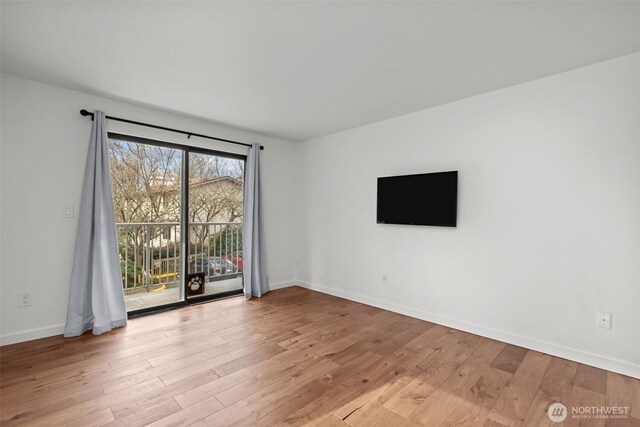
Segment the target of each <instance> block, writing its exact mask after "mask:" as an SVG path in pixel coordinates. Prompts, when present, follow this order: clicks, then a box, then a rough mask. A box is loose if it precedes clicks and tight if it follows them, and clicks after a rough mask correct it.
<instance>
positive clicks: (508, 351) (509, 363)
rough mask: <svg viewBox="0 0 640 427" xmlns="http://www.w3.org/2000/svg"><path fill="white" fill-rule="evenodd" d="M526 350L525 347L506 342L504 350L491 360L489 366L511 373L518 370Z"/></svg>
mask: <svg viewBox="0 0 640 427" xmlns="http://www.w3.org/2000/svg"><path fill="white" fill-rule="evenodd" d="M528 351H529V350H527V349H526V348H522V347H518V346H515V345H511V344H507V346H506V347H505V348H504V350H502V352H501V353H500V354H499V355H498V357H496V360H494V361H493V363H492V364H491V367H492V368H496V369H500V370H502V371H505V372H509V373H510V374H513V373H515V372H516V371H517V370H518V367H519V366H520V364H521V363H522V359H524V357H525V356H526V355H527V352H528Z"/></svg>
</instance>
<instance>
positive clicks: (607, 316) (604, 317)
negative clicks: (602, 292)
mask: <svg viewBox="0 0 640 427" xmlns="http://www.w3.org/2000/svg"><path fill="white" fill-rule="evenodd" d="M597 315H598V317H597V325H598V327H599V328H604V329H611V313H606V312H604V311H599V312H598V313H597Z"/></svg>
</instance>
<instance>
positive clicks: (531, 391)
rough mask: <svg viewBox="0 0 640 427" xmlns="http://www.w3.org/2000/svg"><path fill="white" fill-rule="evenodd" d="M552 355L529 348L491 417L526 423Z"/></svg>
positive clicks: (497, 419)
mask: <svg viewBox="0 0 640 427" xmlns="http://www.w3.org/2000/svg"><path fill="white" fill-rule="evenodd" d="M550 361H551V356H549V355H547V354H543V353H538V352H537V351H533V350H529V352H528V353H527V355H526V356H525V357H524V359H523V361H522V363H521V364H520V367H519V368H518V370H517V371H516V372H515V373H514V374H513V376H512V377H511V379H510V380H509V383H508V384H507V386H506V387H505V388H504V390H503V391H502V393H501V394H500V397H499V398H498V401H497V402H496V404H495V405H494V407H493V409H492V411H491V413H490V414H489V418H490V419H493V420H494V421H497V422H499V423H502V424H505V425H520V424H522V423H524V421H525V419H526V417H527V414H528V412H529V408H530V407H531V403H532V402H533V400H534V399H535V397H536V394H537V392H538V386H539V385H540V383H541V382H542V378H543V377H544V375H545V373H546V371H547V368H548V367H549V363H550Z"/></svg>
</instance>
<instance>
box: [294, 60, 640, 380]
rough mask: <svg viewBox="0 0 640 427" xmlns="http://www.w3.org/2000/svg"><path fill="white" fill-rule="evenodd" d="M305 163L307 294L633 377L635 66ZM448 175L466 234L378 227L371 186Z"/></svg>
mask: <svg viewBox="0 0 640 427" xmlns="http://www.w3.org/2000/svg"><path fill="white" fill-rule="evenodd" d="M427 78H428V76H425V79H427ZM298 154H299V171H298V175H299V177H300V180H301V181H300V185H299V191H300V200H299V201H298V207H299V209H300V213H301V219H300V223H299V225H298V230H299V243H298V244H299V254H300V256H299V260H298V278H299V279H300V280H301V281H302V283H303V284H304V285H305V286H307V287H310V288H314V289H318V290H322V291H325V292H329V293H333V294H336V295H340V296H343V297H347V298H351V299H354V300H359V301H363V302H367V303H369V304H373V305H378V306H381V307H384V308H388V309H392V310H396V311H400V312H404V313H407V314H410V315H414V316H417V317H421V318H424V319H429V320H434V321H436V322H439V323H443V324H447V325H451V326H454V327H457V328H460V329H464V330H467V331H471V332H475V333H479V334H480V335H485V336H490V337H494V338H498V339H501V340H504V341H507V342H512V343H515V344H520V345H524V346H527V347H529V348H534V349H539V350H542V351H546V352H548V353H552V354H556V355H559V356H563V357H567V358H571V359H574V360H578V361H582V362H585V363H590V364H593V365H596V366H601V367H604V368H608V369H612V370H617V371H619V372H624V373H627V374H630V375H635V376H640V54H634V55H631V56H626V57H622V58H618V59H615V60H612V61H608V62H604V63H600V64H596V65H593V66H589V67H585V68H581V69H578V70H574V71H570V72H567V73H563V74H559V75H555V76H551V77H548V78H544V79H541V80H537V81H533V82H529V83H525V84H522V85H518V86H514V87H510V88H507V89H504V90H500V91H496V92H491V93H487V94H484V95H480V96H477V97H473V98H469V99H465V100H462V101H459V102H455V103H451V104H447V105H443V106H440V107H436V108H432V109H429V110H424V111H421V112H417V113H414V114H409V115H406V116H402V117H398V118H394V119H390V120H386V121H382V122H378V123H375V124H372V125H368V126H364V127H360V128H356V129H352V130H349V131H345V132H341V133H338V134H335V135H331V136H327V137H323V138H318V139H315V140H312V141H307V142H305V143H304V144H303V145H302V148H301V149H300V152H299V153H298ZM443 170H458V171H459V217H458V227H457V228H438V227H419V226H394V225H377V224H376V223H375V221H376V218H375V212H376V177H379V176H386V175H394V174H411V173H422V172H432V171H443ZM416 197H420V195H419V194H416ZM383 273H388V274H389V275H390V283H391V284H390V285H389V286H383V285H382V284H381V276H382V274H383ZM597 310H603V311H608V312H611V313H612V314H613V317H612V319H613V320H612V323H613V329H611V330H604V329H599V328H596V326H595V322H596V311H597Z"/></svg>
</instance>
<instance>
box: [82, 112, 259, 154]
mask: <svg viewBox="0 0 640 427" xmlns="http://www.w3.org/2000/svg"><path fill="white" fill-rule="evenodd" d="M80 114H81V115H83V116H91V120H93V113H92V112H90V111H87V110H85V109H82V110H80ZM105 117H106V118H107V119H109V120H115V121H116V122H124V123H131V124H132V125H138V126H146V127H148V128H154V129H160V130H166V131H169V132H175V133H181V134H184V135H187V139H188V138H191V137H192V136H197V137H198V138H205V139H213V140H215V141H222V142H228V143H229V144H236V145H243V146H245V147H252V145H251V144H247V143H246V142H238V141H232V140H230V139H223V138H216V137H215V136H209V135H202V134H200V133H193V132H187V131H185V130H180V129H172V128H168V127H164V126H158V125H152V124H149V123H142V122H136V121H135V120H129V119H121V118H120V117H113V116H105ZM260 149H261V150H264V146H262V145H261V146H260Z"/></svg>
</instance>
